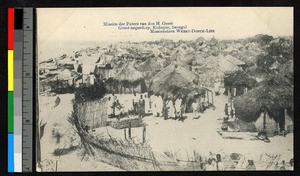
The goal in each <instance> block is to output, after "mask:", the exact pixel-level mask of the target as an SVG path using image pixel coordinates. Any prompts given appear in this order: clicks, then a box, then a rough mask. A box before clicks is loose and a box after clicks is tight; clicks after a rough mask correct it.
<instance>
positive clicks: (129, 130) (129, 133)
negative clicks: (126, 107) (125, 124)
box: [128, 122, 131, 139]
mask: <svg viewBox="0 0 300 176" xmlns="http://www.w3.org/2000/svg"><path fill="white" fill-rule="evenodd" d="M128 137H129V139H131V122H129V128H128Z"/></svg>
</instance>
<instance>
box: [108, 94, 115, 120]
mask: <svg viewBox="0 0 300 176" xmlns="http://www.w3.org/2000/svg"><path fill="white" fill-rule="evenodd" d="M113 114H114V100H113V99H112V98H111V97H108V101H107V115H108V118H112V117H113Z"/></svg>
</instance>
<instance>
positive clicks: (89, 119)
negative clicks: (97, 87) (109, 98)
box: [77, 99, 107, 129]
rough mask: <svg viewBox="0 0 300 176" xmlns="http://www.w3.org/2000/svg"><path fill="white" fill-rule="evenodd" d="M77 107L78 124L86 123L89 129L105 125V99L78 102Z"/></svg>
mask: <svg viewBox="0 0 300 176" xmlns="http://www.w3.org/2000/svg"><path fill="white" fill-rule="evenodd" d="M77 108H78V109H77V111H78V120H79V121H80V124H82V125H88V126H89V127H90V128H91V129H93V128H98V127H103V126H106V122H107V104H106V100H104V99H100V100H94V101H88V102H84V103H78V105H77Z"/></svg>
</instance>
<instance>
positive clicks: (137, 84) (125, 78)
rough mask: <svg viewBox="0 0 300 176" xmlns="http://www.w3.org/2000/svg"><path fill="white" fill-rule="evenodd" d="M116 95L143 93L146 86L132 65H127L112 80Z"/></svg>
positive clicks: (141, 74)
mask: <svg viewBox="0 0 300 176" xmlns="http://www.w3.org/2000/svg"><path fill="white" fill-rule="evenodd" d="M113 80H114V82H115V83H116V84H114V85H115V86H116V89H117V90H116V92H117V93H133V92H134V91H135V92H140V93H141V92H145V91H146V85H145V81H144V76H143V73H142V72H140V71H138V70H136V69H135V68H134V67H133V65H132V64H127V65H125V67H123V68H122V69H121V70H120V71H119V72H118V73H117V74H116V75H115V76H114V78H113Z"/></svg>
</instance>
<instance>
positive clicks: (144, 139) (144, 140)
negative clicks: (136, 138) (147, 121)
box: [143, 125, 146, 144]
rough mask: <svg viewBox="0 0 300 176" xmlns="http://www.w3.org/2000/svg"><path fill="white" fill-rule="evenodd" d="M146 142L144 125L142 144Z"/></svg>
mask: <svg viewBox="0 0 300 176" xmlns="http://www.w3.org/2000/svg"><path fill="white" fill-rule="evenodd" d="M145 142H146V125H144V127H143V144H144V143H145Z"/></svg>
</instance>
